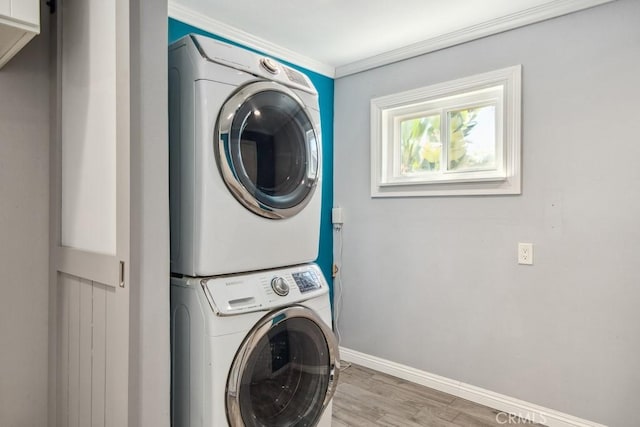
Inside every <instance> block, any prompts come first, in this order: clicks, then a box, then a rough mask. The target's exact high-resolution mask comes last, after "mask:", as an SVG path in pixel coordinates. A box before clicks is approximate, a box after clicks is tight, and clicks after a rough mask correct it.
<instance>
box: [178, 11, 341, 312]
mask: <svg viewBox="0 0 640 427" xmlns="http://www.w3.org/2000/svg"><path fill="white" fill-rule="evenodd" d="M192 33H194V34H201V35H204V36H207V37H211V38H214V39H217V40H221V41H224V42H226V43H229V44H233V45H235V46H240V47H243V48H245V49H247V50H251V51H254V52H258V53H260V54H264V52H260V51H257V50H255V49H251V48H248V47H246V46H243V45H241V44H239V43H236V42H233V41H231V40H228V39H225V38H223V37H219V36H217V35H215V34H211V33H208V32H206V31H203V30H201V29H199V28H196V27H193V26H191V25H188V24H185V23H183V22H181V21H177V20H175V19H171V18H169V43H173V42H174V41H176V40H178V39H179V38H181V37H183V36H185V35H187V34H192ZM269 56H270V55H269ZM275 59H277V60H279V61H280V62H282V63H284V64H287V65H288V66H290V67H292V68H295V69H296V70H298V71H300V72H303V73H305V74H306V75H307V76H309V78H310V79H311V81H312V82H313V84H314V85H315V87H316V89H317V90H318V94H319V99H320V120H321V126H322V129H321V132H322V216H321V219H320V221H321V222H320V248H319V253H318V259H317V260H316V262H317V263H318V265H319V266H320V268H321V269H322V271H323V273H324V275H325V277H326V278H327V281H328V282H329V284H330V285H332V282H333V281H332V280H331V266H332V264H333V231H332V230H333V227H332V224H331V208H332V206H333V79H332V78H330V77H326V76H323V75H322V74H318V73H316V72H313V71H311V70H308V69H306V68H302V67H299V66H297V65H295V64H292V63H290V62H287V61H285V60H283V59H281V58H275ZM331 291H332V294H333V286H331ZM331 300H332V301H333V297H332V298H331Z"/></svg>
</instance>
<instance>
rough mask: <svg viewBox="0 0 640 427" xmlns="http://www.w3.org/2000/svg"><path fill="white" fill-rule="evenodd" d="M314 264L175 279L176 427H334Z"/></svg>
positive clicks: (325, 321)
mask: <svg viewBox="0 0 640 427" xmlns="http://www.w3.org/2000/svg"><path fill="white" fill-rule="evenodd" d="M330 324H331V308H330V304H329V295H328V286H327V283H326V281H325V280H324V278H323V276H322V273H321V271H320V269H319V268H318V267H317V266H316V265H315V264H306V265H301V266H297V267H289V268H284V269H278V270H271V271H262V272H257V273H251V274H242V275H228V276H219V277H213V278H205V279H202V278H200V279H198V278H187V277H183V278H176V277H174V278H172V279H171V365H172V375H173V377H172V393H171V396H172V401H171V406H172V407H171V409H172V410H171V414H172V415H171V416H172V424H171V425H172V426H173V427H223V426H227V425H229V426H231V427H258V426H260V427H284V426H287V427H303V426H316V425H318V426H322V427H329V426H330V425H331V398H332V396H333V393H334V391H335V387H336V385H337V380H338V372H339V357H338V347H337V344H336V341H335V337H334V335H333V332H332V331H331V328H330V327H329V326H328V325H330Z"/></svg>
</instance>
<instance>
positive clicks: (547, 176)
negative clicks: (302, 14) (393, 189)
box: [334, 0, 640, 426]
mask: <svg viewBox="0 0 640 427" xmlns="http://www.w3.org/2000/svg"><path fill="white" fill-rule="evenodd" d="M639 22H640V2H638V1H637V0H619V1H616V2H613V3H610V4H607V5H604V6H600V7H597V8H593V9H589V10H586V11H582V12H578V13H575V14H572V15H568V16H565V17H560V18H556V19H553V20H550V21H546V22H543V23H539V24H536V25H531V26H528V27H524V28H520V29H517V30H513V31H509V32H506V33H503V34H499V35H495V36H492V37H488V38H485V39H481V40H477V41H474V42H471V43H466V44H464V45H460V46H456V47H453V48H449V49H445V50H442V51H438V52H434V53H431V54H427V55H424V56H421V57H417V58H413V59H410V60H406V61H403V62H400V63H396V64H392V65H388V66H385V67H381V68H378V69H374V70H371V71H368V72H364V73H360V74H356V75H353V76H348V77H345V78H341V79H338V80H337V81H336V86H335V90H336V94H335V95H336V96H335V187H334V188H335V190H334V191H335V204H336V205H340V206H343V207H344V209H345V217H346V224H345V227H344V263H343V266H342V277H343V281H344V308H343V312H342V316H341V324H340V328H341V332H342V337H343V340H342V343H341V345H342V346H344V347H347V348H351V349H354V350H358V351H361V352H364V353H368V354H371V355H375V356H378V357H382V358H385V359H388V360H391V361H394V362H398V363H402V364H406V365H409V366H412V367H415V368H418V369H422V370H425V371H428V372H431V373H435V374H438V375H442V376H445V377H448V378H451V379H455V380H459V381H463V382H466V383H470V384H473V385H476V386H479V387H483V388H485V389H489V390H492V391H495V392H499V393H503V394H506V395H509V396H513V397H516V398H519V399H523V400H525V401H530V402H533V403H536V404H540V405H543V406H546V407H549V408H553V409H556V410H559V411H563V412H566V413H569V414H572V415H575V416H579V417H582V418H586V419H589V420H592V421H596V422H602V423H607V424H610V425H612V426H633V425H639V424H640V415H639V414H638V412H637V411H636V410H635V408H636V406H637V402H636V401H637V398H638V396H640V357H638V354H640V314H639V312H640V311H639V310H638V306H637V305H638V301H640V286H639V285H640V270H639V269H638V267H637V263H638V253H640V220H639V218H640V117H639V115H638V113H639V112H640V110H639V108H638V100H640V84H639V82H638V76H640V26H639V25H638V23H639ZM515 64H522V65H523V116H522V126H523V134H522V135H523V136H522V141H523V174H524V175H523V183H524V184H523V193H522V195H520V196H502V197H494V196H483V197H449V198H447V197H438V198H413V199H409V198H403V199H371V198H370V197H369V170H370V166H369V152H370V150H369V143H370V142H369V141H370V140H369V134H370V132H369V101H370V99H371V98H372V97H376V96H380V95H386V94H390V93H395V92H398V91H403V90H407V89H411V88H415V87H420V86H424V85H428V84H432V83H436V82H443V81H447V80H451V79H455V78H459V77H464V76H468V75H473V74H475V73H480V72H484V71H489V70H494V69H499V68H502V67H506V66H510V65H515ZM517 242H532V243H533V244H534V245H535V246H534V254H535V265H533V266H519V265H517V264H516V247H517Z"/></svg>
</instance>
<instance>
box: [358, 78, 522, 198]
mask: <svg viewBox="0 0 640 427" xmlns="http://www.w3.org/2000/svg"><path fill="white" fill-rule="evenodd" d="M520 75H521V67H520V66H515V67H509V68H505V69H502V70H497V71H492V72H489V73H484V74H480V75H476V76H472V77H467V78H463V79H459V80H455V81H451V82H446V83H441V84H436V85H433V86H427V87H424V88H419V89H415V90H411V91H407V92H403V93H398V94H393V95H388V96H383V97H379V98H375V99H372V100H371V135H372V138H371V140H372V141H371V154H372V155H371V166H372V168H371V181H372V182H371V195H372V197H397V196H443V195H479V194H520V192H521V190H520V91H521V89H520Z"/></svg>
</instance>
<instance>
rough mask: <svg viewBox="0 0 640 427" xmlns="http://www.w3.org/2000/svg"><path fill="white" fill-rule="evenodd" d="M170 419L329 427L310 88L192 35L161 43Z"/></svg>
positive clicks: (210, 424) (176, 423) (328, 357)
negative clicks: (165, 83)
mask: <svg viewBox="0 0 640 427" xmlns="http://www.w3.org/2000/svg"><path fill="white" fill-rule="evenodd" d="M169 118H170V120H169V123H170V128H169V133H170V206H171V271H172V277H171V359H172V360H171V366H172V425H173V427H194V426H198V427H223V426H227V425H228V426H231V427H240V426H247V427H249V426H251V427H253V426H256V427H257V426H274V427H275V426H278V427H284V426H315V425H320V426H330V425H331V398H332V396H333V393H334V391H335V387H336V385H337V377H338V364H339V358H338V348H337V345H336V341H335V337H334V335H333V332H332V330H331V327H330V325H331V308H330V301H329V289H328V285H327V282H326V280H325V278H324V276H323V274H322V272H321V271H320V269H319V268H318V266H317V265H315V264H313V263H312V261H313V260H315V259H316V258H317V255H318V245H319V230H320V202H321V188H320V186H321V137H320V113H319V104H318V94H317V91H316V89H315V88H314V86H313V84H312V83H311V81H310V80H309V79H308V77H307V76H305V75H304V74H301V73H299V72H298V71H296V70H294V69H291V68H289V67H287V66H285V65H283V64H281V63H279V62H276V61H274V60H272V59H270V58H267V57H263V56H260V55H257V54H254V53H251V52H249V51H246V50H244V49H242V48H239V47H236V46H231V45H229V44H225V43H221V42H219V41H216V40H213V39H209V38H206V37H202V36H197V35H189V36H185V37H183V38H182V39H180V40H178V41H177V42H175V43H173V44H172V45H171V46H170V47H169Z"/></svg>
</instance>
